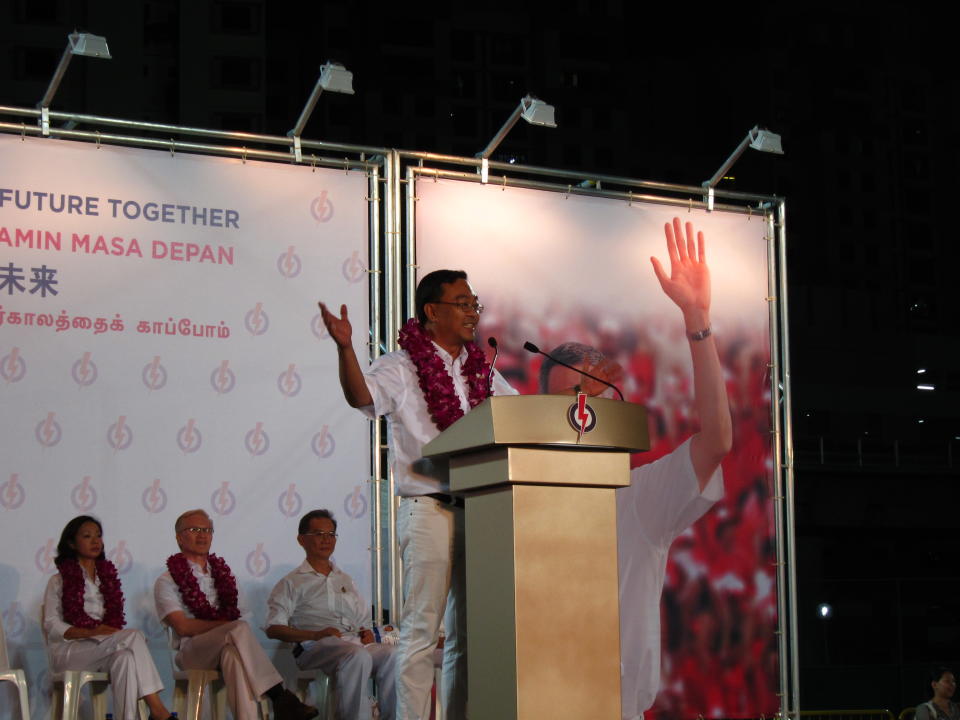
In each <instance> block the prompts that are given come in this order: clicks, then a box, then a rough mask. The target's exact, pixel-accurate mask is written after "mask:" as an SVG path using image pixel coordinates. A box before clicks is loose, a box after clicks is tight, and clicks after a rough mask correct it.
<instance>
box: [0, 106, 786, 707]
mask: <svg viewBox="0 0 960 720" xmlns="http://www.w3.org/2000/svg"><path fill="white" fill-rule="evenodd" d="M48 116H49V120H50V123H51V124H50V127H49V136H50V137H54V138H61V139H67V140H77V141H83V142H95V143H97V144H98V145H99V144H110V145H125V146H132V147H142V148H150V149H155V150H168V151H170V152H171V153H177V152H185V153H196V154H204V155H220V156H228V157H236V158H240V159H241V160H246V159H248V158H249V159H254V160H262V161H269V162H284V163H290V164H300V165H309V166H315V167H325V168H339V169H343V170H345V171H346V172H351V171H362V172H364V173H366V175H367V178H368V196H367V198H366V199H367V201H368V203H369V228H368V232H369V243H368V245H369V253H370V256H369V268H370V269H369V293H370V296H369V297H370V317H369V321H370V342H369V345H370V358H371V359H374V358H376V357H378V356H379V355H381V354H382V353H383V352H387V351H390V350H393V349H396V338H397V332H398V331H399V328H400V327H401V325H402V323H403V320H404V318H406V317H410V316H411V315H412V314H413V291H414V288H415V284H416V268H417V266H416V209H415V208H416V192H415V189H416V182H417V180H418V179H420V178H425V179H426V178H433V179H438V178H445V179H454V180H460V181H467V182H482V181H483V180H484V179H485V180H486V182H487V183H489V184H491V185H498V186H502V187H519V188H528V189H535V190H542V191H546V192H557V193H565V194H568V195H570V194H573V195H585V196H592V197H602V198H607V199H611V200H619V201H625V202H628V203H633V202H645V203H657V204H664V205H672V206H676V207H686V208H691V209H692V208H698V209H699V208H703V209H707V208H708V204H707V198H705V197H704V195H703V188H702V187H700V186H690V185H678V184H672V183H663V182H655V181H645V180H636V179H632V178H625V177H620V176H612V175H603V174H591V173H583V172H574V171H566V170H558V169H551V168H542V167H535V166H527V165H515V164H510V163H504V162H496V161H487V169H488V173H492V172H496V173H499V175H492V174H491V175H488V176H487V177H486V178H481V175H480V169H481V163H482V162H483V161H481V160H480V159H479V158H466V157H458V156H452V155H443V154H437V153H430V152H415V151H404V150H391V149H388V148H381V147H375V146H363V145H349V144H343V143H329V142H323V141H319V140H305V139H301V138H297V140H298V143H299V145H300V148H301V151H302V153H301V157H302V159H301V160H300V161H299V162H298V161H297V157H296V154H295V148H294V139H293V138H290V137H287V136H278V135H261V134H256V133H246V132H232V131H225V130H211V129H204V128H195V127H185V126H178V125H168V124H162V123H152V122H144V121H135V120H123V119H117V118H107V117H99V116H95V115H85V114H78V113H66V112H56V111H49V112H48ZM7 118H10V119H7ZM40 119H41V111H40V110H39V109H34V108H20V107H12V106H5V105H0V132H4V133H7V134H19V135H20V136H21V137H26V136H27V135H30V136H43V133H42V130H41V127H40V126H39V125H38V124H37V123H38V121H39V120H40ZM54 122H60V123H64V124H65V126H61V127H57V126H55V125H53V123H54ZM79 125H82V126H85V127H86V129H76V127H77V126H79ZM100 128H104V130H101V129H100ZM136 133H139V134H136ZM185 137H187V138H203V139H207V140H209V142H199V141H194V140H187V139H184V138H185ZM273 147H275V148H277V149H267V148H273ZM306 153H310V154H306ZM381 184H382V189H381ZM403 185H406V189H405V191H404V189H403V187H402V186H403ZM712 200H713V201H714V203H713V210H715V211H724V212H734V213H742V214H747V215H757V217H758V219H759V218H761V217H762V218H764V220H765V222H766V223H767V234H768V248H767V252H768V259H769V262H768V268H769V272H768V291H769V297H768V301H769V303H770V304H769V313H770V328H771V348H770V350H771V364H770V365H771V385H772V403H771V413H772V420H773V435H774V437H773V447H774V455H775V473H774V482H775V489H776V492H775V498H774V503H775V524H776V538H777V588H778V624H779V628H778V630H777V633H778V635H779V638H778V642H779V650H780V661H781V662H780V688H781V713H780V714H781V715H782V716H783V717H786V716H789V717H791V718H795V719H797V718H799V712H800V703H799V654H798V643H797V638H798V635H797V633H798V626H797V588H796V536H795V532H794V506H793V504H794V466H793V443H792V424H791V410H792V407H791V390H790V363H789V339H788V332H787V316H788V312H787V294H786V288H787V268H786V205H785V202H784V200H783V199H782V198H778V197H775V196H769V195H760V194H754V193H742V192H734V191H728V190H715V191H714V196H713V198H712ZM371 440H372V442H371V448H370V462H371V478H370V479H371V495H372V498H373V501H372V511H371V523H372V526H371V539H372V542H371V556H372V560H371V562H372V573H373V588H372V594H373V604H374V613H375V616H376V617H375V619H376V620H377V621H378V622H381V621H382V620H383V618H384V611H385V608H389V609H390V617H391V618H396V617H397V615H398V613H397V612H396V608H399V606H400V603H401V588H402V585H403V578H402V568H401V566H400V558H399V548H398V542H397V534H396V514H397V500H396V493H395V492H394V490H395V479H394V477H393V473H392V472H391V470H390V468H389V464H388V463H386V462H384V457H385V454H386V431H385V423H384V421H382V420H381V421H378V422H374V423H372V425H371ZM384 578H386V582H385V581H384ZM384 585H386V586H387V587H384ZM388 598H389V599H388Z"/></svg>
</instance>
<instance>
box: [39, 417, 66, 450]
mask: <svg viewBox="0 0 960 720" xmlns="http://www.w3.org/2000/svg"><path fill="white" fill-rule="evenodd" d="M54 417H56V413H54V412H48V413H47V417H46V419H44V420H41V421H40V422H38V423H37V427H36V428H34V431H33V436H34V437H35V438H36V439H37V442H38V443H40V444H41V445H43V446H44V447H53V446H54V445H56V444H57V443H58V442H60V437H61V432H60V423H58V422H57V421H56V420H54Z"/></svg>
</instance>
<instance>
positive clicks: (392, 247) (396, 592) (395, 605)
mask: <svg viewBox="0 0 960 720" xmlns="http://www.w3.org/2000/svg"><path fill="white" fill-rule="evenodd" d="M387 165H388V167H389V173H388V176H387V188H386V190H387V197H388V202H387V206H388V207H387V210H388V211H387V218H386V248H385V252H384V258H385V265H384V271H385V273H384V274H385V278H384V281H385V283H386V300H387V307H388V313H387V322H386V327H385V332H386V335H387V337H386V338H384V341H385V344H386V346H387V349H388V350H395V349H396V342H397V331H398V330H399V323H398V320H397V314H398V311H399V308H400V293H401V289H400V272H399V252H400V237H399V227H400V204H399V194H400V182H399V176H400V158H399V156H398V155H397V152H396V151H394V150H391V151H390V153H389V155H388V158H387ZM387 477H388V481H387V482H388V486H389V490H390V494H389V496H390V517H389V520H390V531H389V537H390V592H391V606H390V617H391V619H393V621H394V622H397V621H398V620H399V619H400V615H401V610H402V605H403V592H402V585H403V567H402V565H401V563H400V546H399V543H398V542H397V510H398V509H399V508H398V500H397V492H396V490H397V486H396V477H395V476H394V474H393V468H389V469H388V471H387Z"/></svg>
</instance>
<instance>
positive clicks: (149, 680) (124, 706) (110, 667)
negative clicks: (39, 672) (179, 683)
mask: <svg viewBox="0 0 960 720" xmlns="http://www.w3.org/2000/svg"><path fill="white" fill-rule="evenodd" d="M50 669H51V670H52V671H53V672H64V671H65V670H89V671H94V672H108V673H110V689H111V690H112V691H113V716H114V717H115V718H117V720H137V719H138V718H139V714H138V711H137V700H139V699H140V698H142V697H143V696H144V695H150V694H152V693H157V692H160V691H161V690H163V683H162V682H161V681H160V675H159V674H158V673H157V666H156V665H154V664H153V658H152V657H151V656H150V650H149V649H148V648H147V641H146V640H145V639H144V637H143V633H141V632H140V631H139V630H120V631H119V632H115V633H113V634H112V635H107V636H104V637H102V638H99V637H98V638H97V640H93V639H89V638H84V639H81V640H65V641H64V642H62V643H57V645H56V646H55V647H53V648H51V650H50Z"/></svg>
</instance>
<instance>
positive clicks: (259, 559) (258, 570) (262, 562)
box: [247, 543, 270, 577]
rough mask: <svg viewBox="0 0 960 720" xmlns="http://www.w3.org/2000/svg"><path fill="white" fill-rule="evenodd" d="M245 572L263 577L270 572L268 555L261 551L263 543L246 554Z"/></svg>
mask: <svg viewBox="0 0 960 720" xmlns="http://www.w3.org/2000/svg"><path fill="white" fill-rule="evenodd" d="M247 572H249V573H250V574H251V575H253V577H263V576H264V575H266V574H267V573H268V572H270V556H269V555H267V554H266V553H265V552H264V551H263V543H257V547H256V548H255V549H254V550H253V551H252V552H251V553H250V554H249V555H247Z"/></svg>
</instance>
